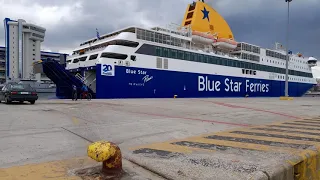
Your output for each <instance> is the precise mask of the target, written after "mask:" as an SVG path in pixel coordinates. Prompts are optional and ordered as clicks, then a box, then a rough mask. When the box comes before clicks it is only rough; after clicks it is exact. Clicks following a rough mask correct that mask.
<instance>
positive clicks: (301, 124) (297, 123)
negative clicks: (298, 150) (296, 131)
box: [277, 121, 320, 129]
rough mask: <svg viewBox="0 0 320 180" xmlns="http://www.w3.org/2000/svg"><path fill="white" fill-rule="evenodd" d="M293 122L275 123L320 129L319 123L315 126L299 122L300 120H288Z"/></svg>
mask: <svg viewBox="0 0 320 180" xmlns="http://www.w3.org/2000/svg"><path fill="white" fill-rule="evenodd" d="M290 123H294V124H277V125H280V126H282V125H284V126H292V127H301V128H318V129H320V125H317V126H315V124H314V125H313V124H307V123H300V122H293V121H292V122H290Z"/></svg>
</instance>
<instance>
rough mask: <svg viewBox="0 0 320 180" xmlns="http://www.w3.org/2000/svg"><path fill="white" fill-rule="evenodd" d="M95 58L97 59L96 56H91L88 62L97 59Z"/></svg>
mask: <svg viewBox="0 0 320 180" xmlns="http://www.w3.org/2000/svg"><path fill="white" fill-rule="evenodd" d="M97 57H98V54H94V55H91V56H90V58H89V60H95V59H97Z"/></svg>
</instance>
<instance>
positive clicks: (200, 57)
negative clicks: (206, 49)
mask: <svg viewBox="0 0 320 180" xmlns="http://www.w3.org/2000/svg"><path fill="white" fill-rule="evenodd" d="M198 61H199V62H204V61H203V54H199V57H198Z"/></svg>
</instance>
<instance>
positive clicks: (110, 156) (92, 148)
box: [87, 141, 122, 174]
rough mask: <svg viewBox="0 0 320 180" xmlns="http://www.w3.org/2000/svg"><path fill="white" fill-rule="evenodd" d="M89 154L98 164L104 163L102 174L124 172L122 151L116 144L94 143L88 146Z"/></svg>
mask: <svg viewBox="0 0 320 180" xmlns="http://www.w3.org/2000/svg"><path fill="white" fill-rule="evenodd" d="M87 154H88V156H89V157H90V158H92V159H94V160H96V161H97V162H102V172H104V173H108V174H110V173H112V174H113V173H120V172H122V156H121V150H120V148H119V147H118V146H117V145H116V144H114V143H112V142H108V141H98V142H94V143H92V144H90V145H89V146H88V149H87Z"/></svg>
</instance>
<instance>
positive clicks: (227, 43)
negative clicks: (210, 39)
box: [212, 38, 238, 50]
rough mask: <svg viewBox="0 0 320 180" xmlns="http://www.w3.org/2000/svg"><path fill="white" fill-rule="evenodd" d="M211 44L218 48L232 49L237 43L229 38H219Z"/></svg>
mask: <svg viewBox="0 0 320 180" xmlns="http://www.w3.org/2000/svg"><path fill="white" fill-rule="evenodd" d="M212 45H213V46H214V47H217V48H220V49H228V50H234V49H235V48H236V47H237V45H238V43H237V42H236V41H234V40H231V39H226V38H219V39H217V40H216V41H215V42H214V43H213V44H212Z"/></svg>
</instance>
